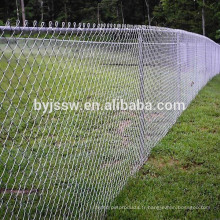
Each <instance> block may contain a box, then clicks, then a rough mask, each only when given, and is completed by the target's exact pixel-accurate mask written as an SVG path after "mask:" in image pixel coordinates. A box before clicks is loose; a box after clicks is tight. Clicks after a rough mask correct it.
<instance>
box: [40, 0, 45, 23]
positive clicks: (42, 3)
mask: <svg viewBox="0 0 220 220" xmlns="http://www.w3.org/2000/svg"><path fill="white" fill-rule="evenodd" d="M40 7H41V21H43V20H44V2H43V0H41V3H40Z"/></svg>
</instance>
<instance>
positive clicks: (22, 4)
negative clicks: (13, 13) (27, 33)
mask: <svg viewBox="0 0 220 220" xmlns="http://www.w3.org/2000/svg"><path fill="white" fill-rule="evenodd" d="M21 14H22V22H23V26H25V9H24V0H21Z"/></svg>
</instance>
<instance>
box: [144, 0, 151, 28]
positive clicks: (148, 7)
mask: <svg viewBox="0 0 220 220" xmlns="http://www.w3.org/2000/svg"><path fill="white" fill-rule="evenodd" d="M145 4H146V7H147V19H148V24H149V26H150V25H151V17H150V6H149V3H148V0H145Z"/></svg>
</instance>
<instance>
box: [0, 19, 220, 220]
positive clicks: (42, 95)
mask: <svg viewBox="0 0 220 220" xmlns="http://www.w3.org/2000/svg"><path fill="white" fill-rule="evenodd" d="M0 31H1V34H0V105H1V106H0V117H1V128H0V129H1V131H0V218H1V219H100V218H104V216H105V213H106V207H107V206H108V205H109V204H111V202H112V201H113V199H114V198H115V197H116V196H117V194H118V193H119V192H120V190H121V189H122V188H123V186H124V185H125V184H126V182H127V180H128V178H129V177H131V176H132V175H134V174H135V173H136V171H137V170H138V169H139V168H140V167H141V166H142V165H143V163H144V162H145V161H146V160H147V158H148V155H149V153H150V150H151V149H152V148H153V147H154V146H155V145H156V144H157V143H158V142H159V141H160V140H161V138H162V137H164V136H165V135H166V133H167V132H168V130H169V129H170V128H171V127H172V125H173V124H174V123H175V122H176V120H177V118H178V116H179V115H180V114H181V112H182V110H181V109H180V110H170V111H168V110H158V109H153V110H151V111H148V110H146V109H144V110H141V111H140V110H133V111H131V110H117V109H116V110H115V109H112V110H108V111H107V110H103V109H101V110H99V111H97V110H93V111H88V110H85V109H74V110H69V109H68V110H67V109H62V110H61V109H55V107H54V109H55V110H53V111H52V107H51V106H52V104H53V102H59V103H63V102H66V103H69V102H78V103H79V104H83V103H86V102H91V103H92V102H98V103H101V104H103V105H104V103H108V102H111V101H112V100H114V99H115V100H116V101H120V100H121V99H123V100H125V101H127V102H134V103H136V102H137V100H139V101H141V102H144V103H146V102H151V103H152V104H153V105H156V104H157V103H159V102H171V103H173V102H183V103H185V106H186V107H187V106H188V105H189V104H190V102H191V101H192V100H193V98H194V97H195V96H196V94H197V93H198V91H199V90H200V89H201V88H202V87H203V86H204V85H205V84H206V83H207V82H208V81H209V80H210V79H211V78H212V77H213V76H214V75H216V74H218V73H219V72H220V46H219V45H218V44H216V43H214V42H213V41H211V40H210V39H208V38H206V37H204V36H200V35H198V34H193V33H189V32H186V31H181V30H174V29H168V28H159V27H145V26H131V25H127V26H126V25H122V26H120V25H104V24H103V25H98V26H95V25H93V27H90V26H89V25H84V24H80V25H78V26H76V24H73V25H72V26H71V24H70V23H68V24H66V25H65V24H64V23H62V27H59V26H58V24H57V23H55V24H54V25H53V24H52V23H51V22H50V24H49V27H45V24H44V23H42V24H41V26H40V27H38V26H37V23H36V22H34V24H33V27H28V26H27V25H26V26H25V27H20V26H19V24H18V23H17V25H16V26H10V25H9V24H7V25H6V26H1V27H0ZM39 103H41V104H39ZM42 103H47V104H48V109H51V111H50V110H48V111H46V112H45V111H44V110H42V109H41V110H40V109H39V106H40V105H41V106H43V104H42ZM45 105H46V104H45ZM36 106H37V107H38V109H36ZM146 196H147V195H146Z"/></svg>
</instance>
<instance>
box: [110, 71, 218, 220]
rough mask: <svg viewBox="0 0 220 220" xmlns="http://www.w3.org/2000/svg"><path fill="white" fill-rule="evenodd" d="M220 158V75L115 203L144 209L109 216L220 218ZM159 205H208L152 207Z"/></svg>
mask: <svg viewBox="0 0 220 220" xmlns="http://www.w3.org/2000/svg"><path fill="white" fill-rule="evenodd" d="M219 161H220V75H218V76H216V77H215V78H214V79H212V81H210V82H209V83H208V84H207V86H206V87H204V88H203V89H202V90H201V91H200V92H199V95H198V96H197V97H196V98H195V100H193V102H192V103H191V104H190V106H189V108H188V109H187V110H186V111H185V112H183V114H182V115H181V116H180V118H179V119H178V121H177V123H176V124H175V125H174V126H173V127H172V129H171V130H170V131H169V133H168V134H167V136H166V137H164V138H163V139H162V141H161V142H160V143H159V144H158V145H157V146H156V147H155V148H153V150H152V152H151V154H150V157H149V159H148V161H147V162H146V163H145V165H144V166H143V167H142V168H141V170H140V171H139V172H138V174H137V176H136V177H135V178H132V179H130V180H129V182H128V184H127V185H126V187H125V188H124V189H123V190H122V191H121V193H120V194H119V196H118V197H117V199H116V200H115V201H114V202H113V204H112V207H114V206H123V207H126V206H127V207H135V206H136V207H140V209H112V210H109V211H108V215H107V219H204V220H207V219H213V220H214V219H219V218H220V212H219V208H220V201H219V199H220V187H219V185H220V175H219V171H220V163H219ZM150 206H151V208H152V209H144V208H141V207H145V208H147V207H150ZM155 206H160V207H161V206H175V207H177V206H196V207H198V206H208V207H209V208H208V209H206V210H201V209H197V210H196V209H194V210H190V209H184V210H177V209H168V210H153V207H155ZM161 208H162V207H161Z"/></svg>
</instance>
